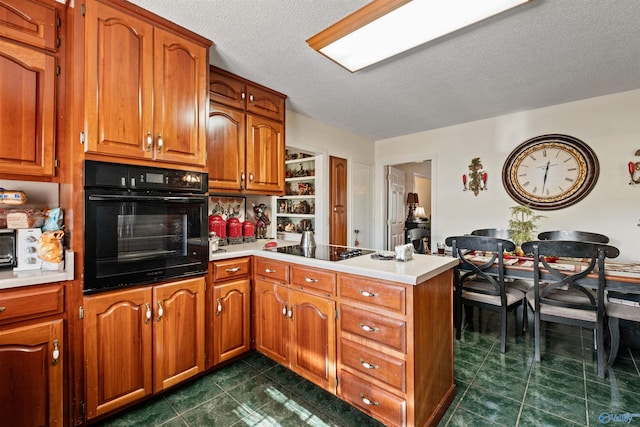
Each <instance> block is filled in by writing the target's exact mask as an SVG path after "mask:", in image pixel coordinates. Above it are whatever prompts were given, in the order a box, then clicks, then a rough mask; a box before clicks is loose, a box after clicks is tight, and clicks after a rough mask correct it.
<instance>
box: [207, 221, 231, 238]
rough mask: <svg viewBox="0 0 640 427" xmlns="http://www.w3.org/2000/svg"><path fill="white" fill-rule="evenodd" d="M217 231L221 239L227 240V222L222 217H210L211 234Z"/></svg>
mask: <svg viewBox="0 0 640 427" xmlns="http://www.w3.org/2000/svg"><path fill="white" fill-rule="evenodd" d="M212 231H215V232H216V235H217V236H218V237H219V238H220V239H221V241H222V239H226V238H227V222H226V221H225V220H224V219H222V217H221V216H220V215H209V232H212Z"/></svg>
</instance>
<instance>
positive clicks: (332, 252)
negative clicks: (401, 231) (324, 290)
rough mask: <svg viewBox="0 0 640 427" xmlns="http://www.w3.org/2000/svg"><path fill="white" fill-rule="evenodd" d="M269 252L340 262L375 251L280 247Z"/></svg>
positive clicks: (325, 246)
mask: <svg viewBox="0 0 640 427" xmlns="http://www.w3.org/2000/svg"><path fill="white" fill-rule="evenodd" d="M267 250H269V251H273V252H278V253H282V254H288V255H296V256H303V257H306V258H315V259H321V260H325V261H342V260H343V259H348V258H354V257H357V256H361V255H367V254H372V253H374V252H375V251H372V250H369V249H360V248H351V247H346V246H335V245H317V246H316V247H315V248H301V247H300V245H293V246H282V247H277V248H269V249H267Z"/></svg>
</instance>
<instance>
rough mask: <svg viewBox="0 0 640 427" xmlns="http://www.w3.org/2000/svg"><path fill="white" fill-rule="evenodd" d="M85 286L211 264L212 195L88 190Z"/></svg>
mask: <svg viewBox="0 0 640 427" xmlns="http://www.w3.org/2000/svg"><path fill="white" fill-rule="evenodd" d="M86 198H87V200H86V205H85V206H86V222H85V227H86V229H85V254H86V256H85V291H91V290H102V289H105V288H114V287H123V286H129V285H134V284H142V283H153V282H158V281H162V280H165V279H168V278H173V277H181V276H189V275H195V274H201V273H203V272H205V271H206V270H207V261H208V240H207V230H206V229H205V228H204V227H203V225H204V224H206V214H207V207H206V203H207V199H206V196H171V197H169V196H132V195H128V194H106V193H104V192H103V193H94V192H91V191H88V192H87V195H86Z"/></svg>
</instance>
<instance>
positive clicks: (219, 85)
mask: <svg viewBox="0 0 640 427" xmlns="http://www.w3.org/2000/svg"><path fill="white" fill-rule="evenodd" d="M209 96H210V99H211V102H219V103H220V104H224V105H228V106H229V107H233V108H238V109H241V110H244V107H245V100H246V98H247V95H246V86H245V84H244V83H243V82H241V81H239V80H237V79H234V78H231V77H228V76H225V75H222V74H219V73H211V81H210V82H209Z"/></svg>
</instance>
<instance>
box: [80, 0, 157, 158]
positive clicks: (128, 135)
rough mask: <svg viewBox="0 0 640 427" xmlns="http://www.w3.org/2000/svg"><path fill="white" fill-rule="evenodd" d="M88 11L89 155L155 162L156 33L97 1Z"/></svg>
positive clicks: (146, 25)
mask: <svg viewBox="0 0 640 427" xmlns="http://www.w3.org/2000/svg"><path fill="white" fill-rule="evenodd" d="M86 10H87V12H86V16H85V20H86V21H85V33H86V45H85V64H86V65H85V67H86V70H85V76H86V79H85V88H86V90H85V108H86V117H85V119H86V128H87V141H86V149H87V151H90V152H95V153H101V154H109V155H115V156H123V157H133V158H147V159H152V158H153V156H154V151H153V148H154V147H153V146H152V144H153V138H154V129H153V114H152V108H153V105H152V101H153V93H152V91H153V27H152V26H151V25H150V24H148V23H146V22H145V21H143V20H141V19H138V18H136V17H134V16H132V15H130V14H128V13H124V12H122V11H120V10H118V9H116V8H113V7H110V6H107V5H105V4H103V3H99V2H96V1H88V2H87V5H86Z"/></svg>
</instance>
